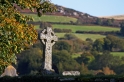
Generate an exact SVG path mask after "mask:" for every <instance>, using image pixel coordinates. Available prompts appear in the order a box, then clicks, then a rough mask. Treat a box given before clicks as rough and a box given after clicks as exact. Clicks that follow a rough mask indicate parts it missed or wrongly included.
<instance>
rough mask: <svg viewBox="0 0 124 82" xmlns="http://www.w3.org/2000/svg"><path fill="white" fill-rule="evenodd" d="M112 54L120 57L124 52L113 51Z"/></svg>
mask: <svg viewBox="0 0 124 82" xmlns="http://www.w3.org/2000/svg"><path fill="white" fill-rule="evenodd" d="M111 54H112V55H114V56H120V57H123V56H124V52H111Z"/></svg>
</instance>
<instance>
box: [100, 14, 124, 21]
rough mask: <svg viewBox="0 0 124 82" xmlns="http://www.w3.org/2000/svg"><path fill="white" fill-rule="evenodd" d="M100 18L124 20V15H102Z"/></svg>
mask: <svg viewBox="0 0 124 82" xmlns="http://www.w3.org/2000/svg"><path fill="white" fill-rule="evenodd" d="M100 18H109V19H112V18H113V19H117V20H124V15H114V16H101V17H100Z"/></svg>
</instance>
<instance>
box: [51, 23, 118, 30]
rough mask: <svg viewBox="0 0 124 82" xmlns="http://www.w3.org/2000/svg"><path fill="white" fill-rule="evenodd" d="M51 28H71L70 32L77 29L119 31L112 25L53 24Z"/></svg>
mask: <svg viewBox="0 0 124 82" xmlns="http://www.w3.org/2000/svg"><path fill="white" fill-rule="evenodd" d="M52 26H53V28H60V29H71V30H72V32H76V31H77V30H79V31H95V32H98V31H119V30H120V28H113V27H105V26H77V25H57V24H53V25H52Z"/></svg>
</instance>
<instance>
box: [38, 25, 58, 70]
mask: <svg viewBox="0 0 124 82" xmlns="http://www.w3.org/2000/svg"><path fill="white" fill-rule="evenodd" d="M40 39H41V41H42V43H43V44H44V50H43V51H44V54H43V55H44V66H43V69H45V70H46V71H52V70H53V69H52V46H53V45H54V44H55V42H56V41H57V40H58V38H57V36H56V35H55V34H54V32H53V31H52V28H51V27H47V28H46V29H44V30H43V31H42V32H41V34H40Z"/></svg>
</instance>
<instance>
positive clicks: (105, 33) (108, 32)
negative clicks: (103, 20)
mask: <svg viewBox="0 0 124 82" xmlns="http://www.w3.org/2000/svg"><path fill="white" fill-rule="evenodd" d="M75 33H81V34H101V35H108V34H112V35H120V31H98V32H96V31H80V30H79V31H78V30H77V31H76V32H75Z"/></svg>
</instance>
